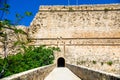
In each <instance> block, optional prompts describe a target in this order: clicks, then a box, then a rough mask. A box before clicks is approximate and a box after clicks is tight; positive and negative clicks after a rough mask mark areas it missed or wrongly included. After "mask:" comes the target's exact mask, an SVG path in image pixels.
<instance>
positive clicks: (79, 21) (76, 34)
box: [29, 4, 120, 74]
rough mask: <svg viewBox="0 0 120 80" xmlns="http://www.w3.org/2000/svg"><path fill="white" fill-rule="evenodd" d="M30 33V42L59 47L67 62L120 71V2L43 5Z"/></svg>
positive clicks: (109, 70)
mask: <svg viewBox="0 0 120 80" xmlns="http://www.w3.org/2000/svg"><path fill="white" fill-rule="evenodd" d="M29 35H30V37H31V38H32V39H33V43H31V45H41V44H45V45H48V46H58V47H60V48H61V53H56V55H57V58H58V57H59V56H64V57H65V59H66V62H68V63H71V64H77V65H83V66H87V67H89V68H93V69H97V70H98V69H99V70H102V71H106V72H111V73H115V74H120V65H119V64H120V57H119V55H120V5H119V4H114V5H94V6H93V5H92V6H88V5H84V6H41V7H40V10H39V12H38V13H37V14H36V16H35V18H34V19H33V21H32V23H31V26H30V29H29ZM109 63H112V65H109Z"/></svg>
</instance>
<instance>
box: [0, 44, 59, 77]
mask: <svg viewBox="0 0 120 80" xmlns="http://www.w3.org/2000/svg"><path fill="white" fill-rule="evenodd" d="M24 50H25V53H23V54H22V53H18V54H16V55H9V56H8V57H7V59H0V71H2V70H3V66H5V68H4V70H5V71H4V74H2V77H6V76H9V75H12V74H15V73H19V72H22V71H26V70H29V69H33V68H36V67H40V66H44V65H48V64H52V63H53V60H54V55H53V52H54V51H60V49H59V48H55V47H48V48H47V47H45V46H39V47H33V46H29V47H27V48H26V47H25V48H24ZM5 62H6V64H5Z"/></svg>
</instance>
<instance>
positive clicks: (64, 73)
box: [45, 67, 81, 80]
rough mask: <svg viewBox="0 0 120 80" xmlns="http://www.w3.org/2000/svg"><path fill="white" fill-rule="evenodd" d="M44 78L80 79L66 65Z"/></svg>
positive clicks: (52, 79) (46, 79)
mask: <svg viewBox="0 0 120 80" xmlns="http://www.w3.org/2000/svg"><path fill="white" fill-rule="evenodd" d="M45 80H81V79H80V78H79V77H77V76H76V75H75V74H73V73H72V72H71V71H70V70H69V69H68V68H66V67H59V68H55V69H53V71H52V72H51V73H50V74H49V75H48V76H47V77H46V78H45Z"/></svg>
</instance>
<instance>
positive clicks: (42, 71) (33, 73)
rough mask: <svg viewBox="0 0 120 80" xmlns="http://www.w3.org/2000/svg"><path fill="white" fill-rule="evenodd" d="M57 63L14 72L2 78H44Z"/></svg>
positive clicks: (33, 79)
mask: <svg viewBox="0 0 120 80" xmlns="http://www.w3.org/2000/svg"><path fill="white" fill-rule="evenodd" d="M54 67H55V64H52V65H47V66H43V67H39V68H35V69H31V70H28V71H25V72H21V73H18V74H14V75H12V76H9V77H6V78H3V79H0V80H44V78H45V77H46V76H47V75H48V74H49V73H50V72H51V71H52V70H53V69H54Z"/></svg>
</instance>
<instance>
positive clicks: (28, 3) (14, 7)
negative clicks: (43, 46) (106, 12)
mask: <svg viewBox="0 0 120 80" xmlns="http://www.w3.org/2000/svg"><path fill="white" fill-rule="evenodd" d="M76 1H77V0H69V2H70V3H69V4H70V5H76ZM111 3H120V0H78V4H79V5H82V4H111ZM8 4H10V14H9V15H4V18H7V19H9V20H12V21H13V22H15V14H16V13H19V14H21V15H23V14H24V12H25V11H31V12H32V13H33V16H31V17H25V18H24V19H23V20H21V22H20V23H19V24H20V25H25V26H29V24H30V22H31V21H32V19H33V18H34V16H35V14H36V13H37V11H38V9H39V6H40V5H68V0H8Z"/></svg>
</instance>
